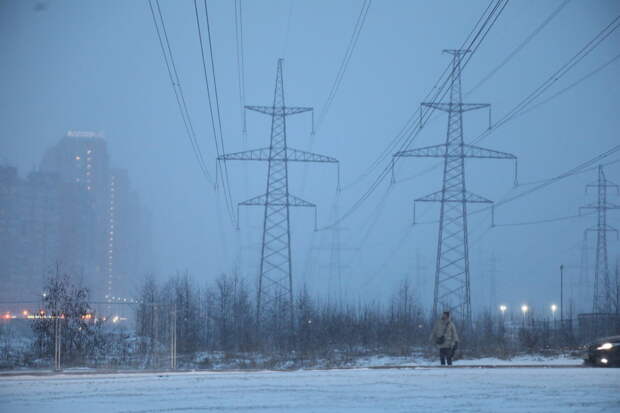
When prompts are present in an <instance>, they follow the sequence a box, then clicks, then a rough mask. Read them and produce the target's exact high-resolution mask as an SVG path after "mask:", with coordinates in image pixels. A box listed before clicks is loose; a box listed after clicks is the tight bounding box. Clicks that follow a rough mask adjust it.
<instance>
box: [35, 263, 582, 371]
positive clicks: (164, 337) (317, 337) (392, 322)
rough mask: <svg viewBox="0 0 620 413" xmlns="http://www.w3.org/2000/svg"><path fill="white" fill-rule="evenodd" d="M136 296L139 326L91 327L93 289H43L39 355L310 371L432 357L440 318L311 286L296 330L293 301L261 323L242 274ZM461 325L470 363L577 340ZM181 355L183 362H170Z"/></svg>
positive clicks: (148, 282)
mask: <svg viewBox="0 0 620 413" xmlns="http://www.w3.org/2000/svg"><path fill="white" fill-rule="evenodd" d="M137 298H138V300H137V304H135V305H134V307H133V308H134V310H135V318H134V319H133V320H134V321H135V323H129V324H126V323H125V324H122V323H119V324H116V325H114V326H112V325H111V324H110V322H109V320H108V321H107V322H103V321H101V319H99V321H96V322H93V320H92V319H88V318H85V317H84V316H85V315H88V314H91V313H92V310H91V308H90V306H89V303H88V291H87V290H86V289H84V288H80V287H79V286H77V285H76V284H74V283H73V281H72V280H71V277H70V276H68V275H66V274H60V273H58V272H57V273H56V274H54V275H53V276H51V277H50V278H49V280H48V283H47V285H46V287H45V296H44V297H43V305H42V308H43V309H44V311H45V314H46V315H47V316H48V317H46V318H40V319H37V320H35V321H34V322H33V324H32V329H33V331H34V333H35V344H34V353H35V356H36V357H41V358H44V357H45V356H46V355H49V354H53V353H54V352H55V351H57V349H55V348H54V347H58V345H59V344H58V342H57V341H56V340H57V339H56V337H57V336H58V334H59V331H60V334H61V335H62V337H61V340H59V342H60V346H61V349H60V351H61V353H62V354H63V361H64V362H65V364H66V363H67V362H71V363H73V364H75V365H80V364H82V365H83V364H87V365H95V366H113V367H118V366H128V367H129V366H132V367H143V368H149V367H162V366H170V365H178V366H184V365H185V366H190V365H196V364H197V363H198V364H200V360H203V361H204V360H208V358H209V357H210V356H209V355H210V354H213V353H214V352H220V353H225V354H229V355H234V354H241V353H244V354H246V355H248V354H253V357H254V358H257V357H260V356H267V357H274V356H277V357H280V358H281V359H282V360H290V361H291V362H293V363H299V362H301V363H302V364H303V363H304V361H305V360H314V359H322V360H330V359H334V361H335V362H343V361H347V360H352V359H354V358H355V357H358V356H360V355H370V354H390V355H401V356H406V355H410V354H411V353H412V352H413V351H416V352H420V351H423V352H433V351H434V349H433V347H432V346H429V342H428V338H429V335H430V331H431V328H432V321H433V320H431V317H430V316H429V314H427V313H425V312H424V310H423V308H422V307H421V306H420V304H419V302H418V301H417V299H416V297H415V293H414V288H413V286H412V285H411V284H410V283H409V282H408V281H402V282H401V283H400V285H399V286H398V288H397V289H396V290H395V291H394V293H393V294H392V296H391V297H390V300H389V301H388V302H387V303H383V304H381V303H378V302H367V303H358V304H355V305H353V304H349V305H345V304H342V303H331V302H324V301H322V300H320V299H318V298H316V297H313V296H312V295H311V293H310V291H309V290H308V289H307V288H305V287H303V288H301V289H300V290H299V291H298V293H297V294H296V295H295V297H294V311H293V314H294V318H293V320H292V322H290V320H286V318H284V317H282V314H283V311H286V310H287V309H286V308H285V307H286V306H285V303H283V302H277V301H276V302H275V303H274V304H273V305H271V306H270V307H269V308H265V313H266V314H265V316H264V317H263V318H261V324H260V325H258V323H257V319H256V302H255V293H254V292H253V289H252V288H250V287H249V286H248V283H247V282H246V281H245V280H244V279H242V278H240V277H238V276H234V275H233V276H227V275H221V276H220V277H219V278H217V279H216V280H215V281H213V282H211V283H208V284H203V285H201V284H199V283H198V282H196V281H195V280H194V279H193V278H192V277H191V276H190V275H189V274H188V273H177V274H176V275H174V276H172V277H170V278H169V279H168V280H165V281H163V282H162V281H158V280H156V279H155V278H154V277H146V278H145V279H144V280H143V282H142V283H141V285H140V286H139V289H138V297H137ZM91 315H92V314H91ZM93 316H94V315H93ZM59 324H60V328H59ZM123 326H125V327H123ZM457 326H458V324H457ZM458 327H459V335H460V336H461V351H462V352H463V353H462V354H464V355H470V356H480V355H494V356H498V355H499V356H502V355H504V356H510V355H512V354H515V353H517V352H523V351H528V352H539V351H541V350H545V349H550V348H553V347H559V346H562V345H566V344H570V336H569V335H567V334H565V332H562V334H560V333H559V332H557V331H554V330H553V329H552V326H550V325H549V323H546V324H545V322H544V321H541V322H536V323H534V322H532V323H529V324H528V325H527V326H526V325H523V326H522V327H519V328H514V326H510V325H507V324H506V323H504V321H503V320H502V319H501V318H500V317H497V316H496V315H495V316H494V315H493V314H492V312H491V311H487V312H482V313H481V314H480V315H479V316H478V318H477V319H476V321H475V323H474V326H473V328H470V329H464V328H463V326H458ZM427 354H428V353H427ZM176 357H178V359H179V362H178V364H177V363H176V361H175V364H170V362H169V361H170V360H172V359H174V358H176ZM336 359H337V360H336ZM205 363H206V365H208V361H205Z"/></svg>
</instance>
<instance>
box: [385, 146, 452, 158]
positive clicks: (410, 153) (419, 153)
mask: <svg viewBox="0 0 620 413" xmlns="http://www.w3.org/2000/svg"><path fill="white" fill-rule="evenodd" d="M445 156H446V145H445V144H441V145H433V146H425V147H423V148H416V149H408V150H406V151H400V152H396V153H395V154H394V157H409V158H444V157H445Z"/></svg>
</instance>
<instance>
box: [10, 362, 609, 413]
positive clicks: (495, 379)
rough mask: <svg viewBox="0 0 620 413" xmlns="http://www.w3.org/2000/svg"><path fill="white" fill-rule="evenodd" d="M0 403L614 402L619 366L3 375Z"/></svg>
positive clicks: (358, 406)
mask: <svg viewBox="0 0 620 413" xmlns="http://www.w3.org/2000/svg"><path fill="white" fill-rule="evenodd" d="M478 364H479V363H478ZM0 411H2V412H11V413H21V412H45V413H54V412H92V413H99V412H106V413H107V412H199V411H200V412H203V411H234V412H237V411H239V412H241V411H246V412H249V411H252V412H255V411H261V412H297V413H308V412H355V413H360V412H379V411H390V412H414V411H418V412H435V411H437V412H459V413H462V412H562V413H566V412H579V413H585V412H618V411H620V369H601V368H582V367H567V368H564V367H562V368H542V367H540V368H530V367H528V368H452V369H449V368H423V367H420V368H415V369H365V368H359V369H357V368H356V369H346V370H299V371H289V372H274V371H260V372H189V373H159V374H146V373H136V374H111V375H107V374H106V375H103V374H86V375H75V376H74V375H56V376H49V377H33V376H17V377H4V378H0Z"/></svg>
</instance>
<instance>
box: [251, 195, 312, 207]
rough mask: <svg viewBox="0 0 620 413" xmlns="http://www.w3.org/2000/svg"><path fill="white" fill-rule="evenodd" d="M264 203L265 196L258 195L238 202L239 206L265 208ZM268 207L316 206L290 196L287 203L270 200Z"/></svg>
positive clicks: (265, 200) (265, 201)
mask: <svg viewBox="0 0 620 413" xmlns="http://www.w3.org/2000/svg"><path fill="white" fill-rule="evenodd" d="M283 198H284V197H283ZM266 203H267V197H266V196H265V195H258V196H255V197H254V198H250V199H248V200H247V201H243V202H240V203H239V206H265V204H266ZM269 205H274V206H292V207H309V208H316V204H313V203H311V202H308V201H304V200H303V199H301V198H299V197H296V196H295V195H291V194H289V195H288V202H286V201H284V200H276V201H271V200H270V201H269Z"/></svg>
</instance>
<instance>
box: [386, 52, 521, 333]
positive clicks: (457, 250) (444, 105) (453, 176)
mask: <svg viewBox="0 0 620 413" xmlns="http://www.w3.org/2000/svg"><path fill="white" fill-rule="evenodd" d="M468 52H469V50H444V53H448V54H450V55H452V70H451V73H450V80H449V81H450V85H449V87H450V90H449V94H450V101H449V102H423V103H422V106H425V107H428V108H432V109H438V110H441V111H444V112H447V113H448V132H447V136H446V143H445V144H442V145H433V146H427V147H423V148H418V149H410V150H405V151H401V152H397V153H396V154H394V156H396V157H419V158H429V157H430V158H443V159H444V162H443V185H442V188H441V190H439V191H437V192H434V193H432V194H430V195H427V196H424V197H422V198H418V199H416V200H415V201H414V205H415V202H439V203H440V204H441V212H440V216H439V236H438V243H437V260H436V269H435V291H434V299H433V314H434V316H437V314H438V311H441V310H450V311H451V312H453V313H454V315H455V317H454V318H455V319H457V320H460V321H462V322H464V323H465V324H467V325H471V295H470V275H469V249H468V248H469V247H468V237H467V204H469V203H485V204H488V203H492V201H490V200H488V199H486V198H483V197H481V196H479V195H476V194H473V193H471V192H469V191H467V189H466V185H465V158H494V159H512V160H515V165H516V157H515V156H514V155H511V154H509V153H505V152H498V151H493V150H490V149H485V148H480V147H477V146H473V145H467V144H465V143H464V142H463V112H467V111H470V110H476V109H482V108H487V107H489V106H490V105H489V104H486V103H462V92H461V60H462V59H463V56H465V54H467V53H468ZM515 170H516V168H515Z"/></svg>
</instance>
